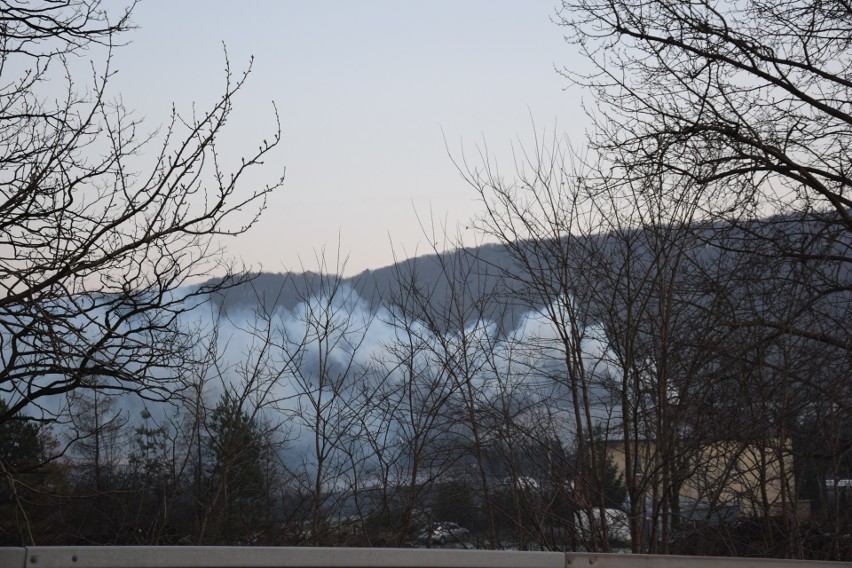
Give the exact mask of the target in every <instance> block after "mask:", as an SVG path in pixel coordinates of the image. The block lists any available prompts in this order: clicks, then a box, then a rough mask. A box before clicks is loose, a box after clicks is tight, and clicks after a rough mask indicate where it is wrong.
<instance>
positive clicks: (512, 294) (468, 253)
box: [213, 215, 852, 329]
mask: <svg viewBox="0 0 852 568" xmlns="http://www.w3.org/2000/svg"><path fill="white" fill-rule="evenodd" d="M850 259H852V243H851V242H850V235H849V234H848V231H846V230H845V228H844V226H843V224H842V223H839V222H838V223H835V222H834V219H833V218H832V216H829V217H822V218H820V217H814V216H813V215H811V216H809V217H808V218H807V220H805V219H803V218H802V217H801V216H799V215H789V216H777V217H772V218H768V219H761V220H757V221H751V222H749V223H745V224H741V225H731V224H725V225H720V224H713V225H695V226H689V227H684V226H665V227H657V228H646V229H643V230H635V231H634V230H626V231H622V232H619V233H603V234H597V235H593V236H586V237H571V238H564V239H563V240H562V241H561V242H545V241H535V242H533V241H527V242H522V243H508V244H486V245H482V246H479V247H473V248H460V249H455V250H451V251H448V252H445V253H441V254H430V255H423V256H419V257H416V258H411V259H406V260H403V261H400V262H398V263H396V264H393V265H390V266H386V267H383V268H379V269H376V270H367V271H365V272H363V273H361V274H358V275H356V276H351V277H346V278H344V277H340V276H337V275H334V274H322V273H318V272H310V271H309V272H287V273H269V272H261V273H257V274H251V275H247V276H246V277H245V279H244V281H242V282H240V283H238V284H236V285H234V286H231V287H228V288H226V289H224V290H221V291H220V292H219V293H217V295H216V296H215V297H214V298H213V301H214V303H215V305H216V306H217V307H221V308H222V310H223V313H226V314H228V313H233V312H234V311H237V310H246V309H249V310H255V309H257V308H262V309H264V310H267V311H269V312H271V311H273V310H274V309H285V310H292V309H293V308H294V307H296V306H297V305H298V304H299V303H300V302H305V301H307V300H309V299H310V298H313V297H316V296H318V295H322V293H323V291H325V292H324V293H325V295H328V294H329V292H330V290H332V289H334V290H335V294H337V296H338V297H342V295H344V294H345V295H346V297H347V298H348V299H349V300H352V299H353V298H354V296H353V294H354V295H357V297H358V298H359V299H360V301H362V302H364V303H365V304H366V305H367V306H369V308H370V309H371V310H373V311H375V310H376V309H377V308H379V307H380V306H385V307H389V306H397V307H400V306H403V307H405V308H406V310H407V311H408V312H410V313H411V314H412V315H414V316H416V317H418V318H421V319H429V317H430V316H428V314H427V313H426V312H428V311H432V312H433V313H432V316H431V317H432V318H434V317H436V314H437V317H438V319H440V320H441V325H440V326H439V327H441V328H444V329H447V328H451V327H453V326H454V325H458V324H460V323H462V322H463V323H464V324H468V323H470V322H471V321H472V320H476V319H486V320H489V321H493V322H499V323H500V324H501V327H502V328H503V329H512V328H513V327H514V325H515V324H516V323H517V321H518V320H519V318H520V317H522V316H523V315H524V314H526V313H528V312H530V311H531V310H533V311H535V310H540V309H542V308H543V307H544V306H545V305H546V304H548V303H550V302H553V301H556V300H557V299H558V297H559V296H564V295H569V296H571V297H572V298H574V299H575V300H578V301H583V302H585V303H587V304H588V306H587V309H584V310H583V311H584V313H585V314H586V316H587V317H588V318H591V319H600V318H596V317H595V314H598V315H601V314H600V312H601V311H606V310H607V309H612V308H613V306H614V305H615V304H619V303H622V304H623V302H624V299H623V298H622V299H621V300H619V299H618V297H619V296H622V295H623V294H625V293H628V294H629V293H636V292H637V289H636V288H637V286H640V284H639V283H638V282H643V283H644V284H642V285H646V286H647V285H650V284H651V280H652V275H657V276H659V275H662V274H664V273H669V277H671V278H674V280H672V282H671V283H672V284H673V285H674V284H676V285H677V287H678V288H679V290H678V294H679V295H682V294H683V293H684V292H686V291H691V292H692V293H693V294H695V295H696V296H695V298H698V297H699V296H705V299H706V292H707V291H709V290H715V291H716V293H719V292H720V291H721V290H722V289H724V290H725V291H726V293H727V294H728V295H730V294H734V295H737V296H740V295H744V296H748V295H754V294H757V293H758V292H757V291H758V289H760V290H761V291H762V292H760V294H764V295H765V294H769V295H770V296H772V295H774V297H775V300H776V301H778V302H779V303H781V300H782V298H783V296H784V294H786V293H790V294H794V295H795V296H796V298H797V300H803V298H805V297H807V296H810V294H811V293H813V294H815V295H816V296H821V295H823V294H824V293H825V292H826V291H830V292H831V295H832V297H834V299H835V300H836V298H837V296H836V294H835V293H836V292H839V291H842V290H844V289H848V286H847V284H848V283H849V280H850V265H852V263H850V262H849V260H850ZM796 274H799V275H800V276H801V277H796ZM640 276H641V278H640V280H639V281H637V280H636V279H637V278H639V277H640ZM791 277H792V278H794V280H793V281H791V280H790V279H791ZM794 283H795V284H796V286H793V287H792V288H791V287H790V286H791V284H794ZM802 286H806V287H808V289H809V290H810V292H808V293H807V294H806V293H804V291H803V290H802V289H801V287H802ZM625 287H627V288H625ZM628 288H631V289H632V292H631V290H630V289H628ZM770 290H771V292H770ZM695 298H694V299H695ZM832 304H833V305H835V306H837V303H836V302H832ZM624 307H625V306H623V305H622V306H621V308H622V309H623V308H624ZM601 317H604V316H601Z"/></svg>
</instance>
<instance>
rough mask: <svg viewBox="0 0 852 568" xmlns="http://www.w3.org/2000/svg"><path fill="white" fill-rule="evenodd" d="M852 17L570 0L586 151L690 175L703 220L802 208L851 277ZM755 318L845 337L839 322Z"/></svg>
mask: <svg viewBox="0 0 852 568" xmlns="http://www.w3.org/2000/svg"><path fill="white" fill-rule="evenodd" d="M850 13H852V12H850V7H849V6H847V5H845V4H843V3H839V4H836V3H829V4H819V3H817V4H814V3H811V2H804V1H788V2H780V3H779V2H775V1H772V0H766V1H764V0H749V1H747V2H743V3H737V4H729V3H724V2H688V3H683V2H676V1H667V0H664V1H661V2H656V1H654V2H652V1H648V2H646V1H642V0H638V1H634V0H612V1H609V0H604V1H597V0H588V1H587V0H579V1H573V0H566V1H564V2H563V10H562V11H561V12H560V16H561V18H560V20H561V23H562V24H563V25H565V26H566V28H567V33H568V38H569V40H570V41H571V42H572V43H573V44H574V45H576V46H578V47H579V49H580V50H581V52H582V53H584V54H585V55H586V56H587V58H588V59H589V61H590V62H591V63H592V64H593V65H594V71H593V72H591V73H586V74H583V73H573V72H570V71H566V74H567V75H569V76H570V77H571V79H572V80H574V81H576V82H577V83H580V84H582V85H586V86H588V87H589V88H590V89H591V90H592V92H593V93H594V95H595V98H596V105H597V107H598V110H599V112H596V113H595V116H597V117H599V120H597V121H596V122H597V125H596V126H597V132H596V133H595V135H594V136H593V138H592V143H593V147H594V148H595V149H596V150H597V151H598V152H600V153H601V155H602V157H603V158H605V159H607V160H609V163H610V164H611V167H612V169H613V171H614V172H615V174H616V176H617V177H622V178H624V179H633V180H639V179H641V178H645V177H648V176H655V175H658V173H659V172H660V170H661V169H662V170H664V171H665V173H666V176H667V177H668V178H669V180H677V179H679V180H686V181H687V182H688V184H687V185H688V187H689V188H690V190H691V191H694V192H696V194H697V195H698V196H699V197H700V200H699V201H698V204H699V211H700V212H701V215H700V217H702V218H704V219H706V220H719V219H725V220H726V221H727V222H730V223H740V224H742V221H743V220H748V219H754V218H755V217H758V216H763V217H766V216H768V215H770V214H772V213H781V214H790V213H791V212H802V213H803V214H804V215H805V216H806V218H808V219H811V220H812V221H814V222H817V223H819V224H820V225H821V226H823V227H825V228H826V230H827V231H829V232H831V231H833V230H832V228H831V227H832V225H834V226H835V227H836V226H839V227H841V228H842V229H843V230H845V233H846V236H845V237H842V238H841V239H840V241H839V242H838V243H837V244H836V245H835V247H834V248H833V250H832V251H831V253H830V254H831V258H834V259H835V260H836V261H839V262H841V263H845V264H846V266H847V268H846V272H847V273H848V262H849V261H850V259H852V255H850V245H849V237H848V233H849V231H850V230H852V213H850V211H852V200H850V195H849V188H850V183H852V178H850V176H849V164H848V152H847V151H846V148H848V146H849V144H850V132H852V130H850V128H849V125H850V122H852V113H850V109H849V106H848V104H847V101H848V100H849V99H850V94H852V93H850V89H852V74H850V73H852V72H850V65H849V63H850V59H852V51H850V43H849V32H850V29H852V28H850ZM680 183H681V182H680V181H673V184H674V185H678V184H680ZM681 187H683V186H681ZM826 212H830V213H831V214H825V213H826ZM742 225H743V227H744V228H745V229H747V228H748V226H747V225H744V224H742ZM835 232H836V231H835ZM754 236H755V237H757V236H758V235H754ZM766 242H767V243H769V244H768V245H767V246H769V247H772V248H773V249H774V252H775V254H784V255H786V256H788V257H791V258H798V259H799V260H801V261H804V260H806V259H807V260H810V261H812V262H819V260H820V259H823V260H825V257H824V256H822V254H820V252H818V251H814V250H812V249H810V248H809V247H792V248H787V249H783V250H782V249H781V248H780V245H781V244H792V242H791V241H783V240H782V241H775V244H774V245H773V244H771V241H770V239H766ZM846 284H847V285H848V275H847V277H846ZM845 287H846V286H844V285H841V286H840V288H845ZM753 324H754V325H762V326H771V327H773V328H774V329H775V330H777V331H782V332H784V333H788V334H799V335H801V336H803V337H813V338H816V339H819V340H820V341H824V342H827V343H831V344H833V345H835V346H837V347H840V348H844V349H848V347H849V345H850V338H849V335H848V334H847V333H843V331H844V330H843V329H830V330H815V329H812V328H807V327H801V326H800V325H797V323H796V322H795V321H793V320H791V319H790V318H783V319H780V320H777V319H773V318H755V320H754V321H753Z"/></svg>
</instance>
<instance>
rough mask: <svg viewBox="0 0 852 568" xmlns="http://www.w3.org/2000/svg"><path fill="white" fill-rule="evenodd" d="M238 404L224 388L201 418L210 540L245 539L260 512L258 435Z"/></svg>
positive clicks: (260, 441)
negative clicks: (205, 417) (205, 448)
mask: <svg viewBox="0 0 852 568" xmlns="http://www.w3.org/2000/svg"><path fill="white" fill-rule="evenodd" d="M243 406H244V403H243V400H241V399H240V398H238V397H237V396H234V395H233V394H231V393H229V392H225V394H223V395H222V397H221V398H220V399H219V402H218V403H217V405H216V408H215V409H214V410H213V412H212V413H211V415H210V418H209V420H208V424H207V446H208V450H209V452H210V455H209V462H208V471H207V472H206V478H207V488H208V494H207V496H206V497H207V501H208V511H209V515H210V516H209V521H210V523H209V524H210V526H211V529H212V530H211V533H209V534H210V536H211V537H212V538H213V540H214V541H216V542H226V543H236V542H241V543H245V542H251V540H252V539H253V538H254V535H255V533H256V532H257V531H258V529H259V528H260V525H261V522H262V518H263V517H262V509H263V503H264V496H265V478H264V467H263V460H264V451H265V448H264V438H263V433H262V431H261V429H260V427H259V425H258V421H257V418H256V417H255V416H253V415H251V414H249V412H247V411H246V409H244V407H243Z"/></svg>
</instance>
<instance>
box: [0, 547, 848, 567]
mask: <svg viewBox="0 0 852 568" xmlns="http://www.w3.org/2000/svg"><path fill="white" fill-rule="evenodd" d="M794 566H795V567H800V568H834V567H836V568H841V567H843V568H850V566H852V563H847V562H819V561H802V560H777V559H771V558H719V557H703V556H660V555H644V554H597V553H582V552H564V553H563V552H518V551H501V550H445V549H440V550H439V549H418V548H292V547H235V546H234V547H231V546H55V547H54V546H32V547H23V548H0V568H373V567H374V568H793V567H794Z"/></svg>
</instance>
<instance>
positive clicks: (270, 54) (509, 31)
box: [113, 0, 588, 275]
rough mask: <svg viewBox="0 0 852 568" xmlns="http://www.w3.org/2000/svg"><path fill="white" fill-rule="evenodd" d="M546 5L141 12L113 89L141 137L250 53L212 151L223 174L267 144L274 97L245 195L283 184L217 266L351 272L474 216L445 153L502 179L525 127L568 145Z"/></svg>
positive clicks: (216, 88)
mask: <svg viewBox="0 0 852 568" xmlns="http://www.w3.org/2000/svg"><path fill="white" fill-rule="evenodd" d="M556 4H557V2H556V0H523V1H521V0H515V1H508V0H465V1H463V2H459V1H454V0H453V1H451V0H433V1H429V2H402V1H396V0H393V1H391V0H388V1H376V0H369V1H363V2H351V1H342V0H341V1H329V0H311V1H301V2H296V1H288V0H281V1H275V2H272V1H268V2H262V1H252V2H241V3H239V4H237V3H234V2H232V1H227V2H226V1H214V0H204V1H201V0H198V1H191V0H182V1H180V2H174V1H172V0H144V1H143V2H141V3H140V4H139V5H138V6H137V7H136V9H135V12H134V16H133V21H134V23H135V24H136V25H137V26H138V28H137V29H135V30H133V31H132V32H130V33H129V34H128V35H127V36H125V39H127V40H129V44H128V45H126V46H124V47H122V48H121V49H120V50H119V51H118V52H117V55H116V60H115V67H116V68H117V69H118V73H117V74H116V76H115V78H114V80H113V88H114V89H116V90H117V91H118V92H120V93H121V97H122V100H123V102H124V104H125V105H126V106H128V107H130V108H133V109H135V112H136V114H137V116H139V117H142V118H144V119H145V126H146V127H147V128H151V129H153V128H155V127H157V126H158V125H161V124H164V123H165V122H166V121H167V119H168V117H169V112H170V110H171V107H172V104H174V105H175V107H176V108H177V110H178V111H179V112H184V113H188V112H191V110H192V108H193V104H195V105H197V107H198V108H204V107H205V105H208V106H209V105H210V104H211V103H212V102H213V101H215V100H216V96H217V95H218V94H220V93H221V91H222V88H223V85H224V66H225V49H227V55H228V59H229V61H230V65H231V67H232V69H233V70H234V71H235V72H238V71H241V70H244V69H246V68H247V67H248V64H249V61H250V60H251V57H252V56H254V63H253V65H252V70H251V75H250V78H249V80H248V83H247V84H246V86H245V88H244V90H243V91H242V92H241V93H240V94H239V96H238V97H237V99H236V100H235V110H234V114H233V118H232V120H231V122H230V124H229V125H228V130H227V132H226V133H225V135H226V140H225V143H224V144H223V145H222V153H223V154H225V158H226V159H231V160H236V159H238V156H239V155H241V154H245V153H247V151H246V149H248V150H251V149H253V148H256V146H257V145H258V144H259V143H260V141H261V140H263V139H264V138H269V137H271V136H272V135H273V134H274V132H275V125H274V110H273V101H274V103H275V105H276V107H277V109H278V114H279V116H280V121H281V130H282V136H283V140H282V143H281V145H280V147H279V148H278V149H277V150H276V152H275V153H274V155H273V156H272V157H271V158H270V159H268V160H267V163H266V164H265V166H264V170H263V171H262V172H259V173H258V174H257V175H256V176H254V177H253V178H252V180H251V181H252V183H256V184H259V183H262V182H264V181H271V180H274V179H275V178H276V177H277V176H278V175H279V174H280V173H281V172H282V170H283V169H284V168H285V167H286V178H285V181H284V185H283V187H282V188H281V189H280V190H279V191H278V192H277V193H276V194H275V195H273V196H272V198H271V199H270V201H269V204H268V209H267V210H266V211H265V213H264V215H263V217H262V219H261V221H260V222H259V223H258V224H257V225H256V226H255V227H253V228H252V229H251V231H250V232H249V233H247V234H246V235H242V236H240V237H238V238H235V239H230V240H228V241H227V242H226V243H225V246H227V249H228V254H229V255H230V256H232V257H234V258H236V259H241V260H242V261H244V262H245V263H247V264H249V265H250V266H252V267H253V268H254V269H263V270H266V271H270V272H283V271H286V270H302V269H316V255H317V253H318V252H320V251H322V250H323V248H325V249H326V253H327V255H328V256H330V257H332V258H334V257H336V256H337V254H338V250H339V251H340V254H341V256H342V257H345V258H348V260H347V262H346V266H345V269H344V270H343V272H344V273H345V274H347V275H352V274H357V273H359V272H361V271H363V270H365V269H375V268H380V267H382V266H387V265H389V264H391V263H392V262H393V261H394V257H396V258H398V259H401V258H406V257H410V256H414V255H417V254H425V253H428V252H429V244H428V242H429V240H428V239H427V238H426V237H425V236H424V234H423V231H422V229H421V221H424V222H425V223H426V224H427V225H428V224H431V223H432V221H430V220H431V219H434V220H435V221H434V222H435V223H436V224H437V225H438V226H439V227H440V226H446V227H447V230H448V231H449V232H450V233H453V234H454V233H455V232H456V230H457V227H464V226H466V224H467V222H468V221H469V219H470V218H471V217H473V216H475V215H476V214H477V212H478V211H479V206H478V204H477V202H476V195H475V193H474V192H473V191H472V189H471V188H470V187H469V186H468V185H467V184H466V182H465V181H464V179H463V177H462V176H461V174H460V173H459V171H458V170H457V168H456V166H455V165H454V159H455V160H459V159H460V158H461V157H462V153H464V155H465V156H467V157H468V158H469V159H471V158H472V157H474V156H476V155H478V152H479V151H480V150H482V149H483V148H485V147H487V151H488V153H489V154H491V155H493V157H494V158H495V160H496V162H497V163H498V164H504V165H505V168H504V169H508V170H510V169H511V168H510V167H509V166H510V165H511V159H512V158H511V144H515V145H517V144H519V143H520V144H524V143H529V142H530V141H531V140H532V139H533V137H534V130H535V131H537V132H538V133H539V135H541V133H542V131H544V132H546V133H553V132H558V133H565V134H566V135H567V136H568V137H569V139H570V140H571V141H572V143H574V142H575V141H582V138H583V135H584V130H585V128H586V125H587V122H588V121H587V119H586V118H585V116H584V113H583V111H582V109H581V100H582V96H583V93H582V92H580V90H579V88H578V87H571V86H570V85H569V82H568V81H567V80H566V79H565V78H564V77H562V76H560V75H559V73H558V72H557V69H559V68H562V67H568V68H574V67H575V66H577V65H582V61H581V60H579V58H578V56H577V55H576V50H575V48H574V47H573V46H571V45H569V44H567V43H566V42H565V41H564V39H563V29H562V28H560V27H559V26H558V25H556V24H555V23H553V19H554V17H555V14H556V9H557V5H556ZM223 45H224V46H225V48H223ZM472 161H473V162H474V163H476V159H472ZM468 238H469V239H472V237H471V236H470V235H469V236H468ZM468 242H473V241H472V240H469V241H468ZM333 264H334V261H332V265H333Z"/></svg>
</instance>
